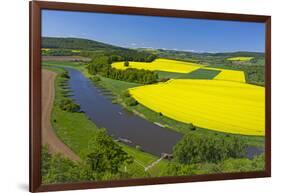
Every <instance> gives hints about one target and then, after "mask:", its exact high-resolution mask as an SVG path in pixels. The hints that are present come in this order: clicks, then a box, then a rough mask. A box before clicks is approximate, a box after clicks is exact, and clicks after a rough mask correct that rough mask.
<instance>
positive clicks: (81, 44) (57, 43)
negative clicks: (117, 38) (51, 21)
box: [42, 37, 128, 50]
mask: <svg viewBox="0 0 281 193" xmlns="http://www.w3.org/2000/svg"><path fill="white" fill-rule="evenodd" d="M42 48H60V49H79V50H128V49H126V48H122V47H118V46H113V45H110V44H105V43H102V42H98V41H94V40H88V39H82V38H61V37H58V38H57V37H43V38H42Z"/></svg>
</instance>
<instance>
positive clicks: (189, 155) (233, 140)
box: [173, 134, 246, 164]
mask: <svg viewBox="0 0 281 193" xmlns="http://www.w3.org/2000/svg"><path fill="white" fill-rule="evenodd" d="M245 154H246V144H245V142H244V141H242V140H240V139H239V138H238V137H231V136H229V137H224V138H219V137H214V136H208V135H206V136H205V135H200V136H199V135H195V134H188V135H185V136H184V137H183V139H182V140H181V141H179V142H178V143H177V144H176V146H175V147H174V150H173V156H174V160H175V161H177V162H178V163H181V164H195V163H218V162H220V161H222V160H225V159H228V158H242V157H244V156H245Z"/></svg>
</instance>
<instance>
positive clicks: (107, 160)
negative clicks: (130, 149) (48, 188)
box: [41, 129, 133, 184]
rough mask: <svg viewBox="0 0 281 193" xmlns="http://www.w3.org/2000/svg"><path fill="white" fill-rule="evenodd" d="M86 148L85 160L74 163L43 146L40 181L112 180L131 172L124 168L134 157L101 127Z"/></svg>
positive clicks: (128, 175)
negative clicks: (87, 148)
mask: <svg viewBox="0 0 281 193" xmlns="http://www.w3.org/2000/svg"><path fill="white" fill-rule="evenodd" d="M89 151H90V152H91V153H89V154H88V156H87V158H86V160H84V161H82V162H73V161H71V160H70V159H68V158H65V157H63V156H62V155H60V154H51V153H50V152H49V150H48V147H47V146H44V147H43V148H42V159H41V162H42V164H41V172H42V180H43V183H46V184H48V183H67V182H81V181H97V180H113V179H124V178H128V177H130V176H131V175H133V174H130V173H128V172H126V171H125V170H124V166H125V165H128V164H131V163H132V162H133V157H131V156H130V155H128V154H127V153H126V152H125V151H123V149H122V147H121V146H119V145H118V144H117V143H116V142H115V141H114V140H113V139H112V138H111V137H110V136H109V135H107V134H106V131H105V130H104V129H99V130H98V131H97V132H96V135H94V138H93V139H92V140H91V141H90V142H89Z"/></svg>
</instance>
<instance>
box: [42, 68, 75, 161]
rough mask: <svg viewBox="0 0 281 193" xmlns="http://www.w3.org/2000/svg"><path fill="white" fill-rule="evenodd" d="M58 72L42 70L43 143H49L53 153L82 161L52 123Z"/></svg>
mask: <svg viewBox="0 0 281 193" xmlns="http://www.w3.org/2000/svg"><path fill="white" fill-rule="evenodd" d="M56 76H57V73H55V72H51V71H48V70H42V144H43V145H45V144H47V145H48V146H49V150H50V151H51V153H60V154H62V155H64V156H66V157H67V158H69V159H71V160H74V161H81V159H80V157H79V156H77V155H76V154H75V153H74V152H73V151H72V150H71V149H70V148H69V147H68V146H67V145H65V144H64V143H63V142H62V141H61V140H60V139H59V138H58V136H57V135H56V133H55V131H54V129H53V127H52V124H51V113H52V108H53V103H54V98H55V87H54V84H55V78H56Z"/></svg>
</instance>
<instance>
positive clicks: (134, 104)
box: [124, 97, 138, 106]
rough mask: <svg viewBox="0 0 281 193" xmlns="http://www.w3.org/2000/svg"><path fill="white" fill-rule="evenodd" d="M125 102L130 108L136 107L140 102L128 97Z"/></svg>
mask: <svg viewBox="0 0 281 193" xmlns="http://www.w3.org/2000/svg"><path fill="white" fill-rule="evenodd" d="M124 101H125V104H126V105H128V106H136V105H137V104H138V101H136V100H135V99H134V98H132V97H127V98H126V99H125V100H124Z"/></svg>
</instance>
